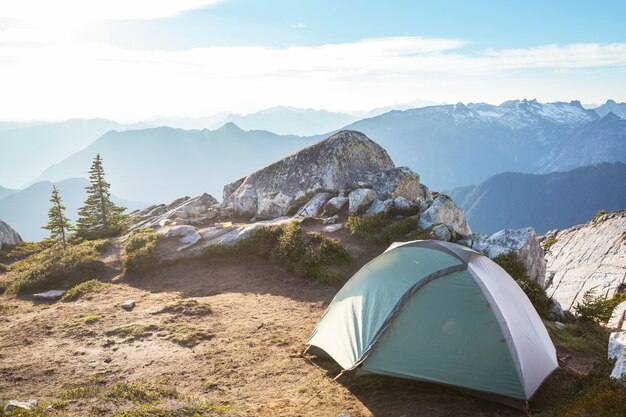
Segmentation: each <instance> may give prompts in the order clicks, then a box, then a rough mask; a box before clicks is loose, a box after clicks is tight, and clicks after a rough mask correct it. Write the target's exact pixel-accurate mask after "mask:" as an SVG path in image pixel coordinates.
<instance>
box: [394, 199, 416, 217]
mask: <svg viewBox="0 0 626 417" xmlns="http://www.w3.org/2000/svg"><path fill="white" fill-rule="evenodd" d="M393 209H394V211H396V212H397V213H401V214H416V213H417V212H418V211H419V209H420V204H419V203H418V202H415V201H411V200H409V199H407V198H404V197H402V196H399V197H396V198H394V199H393Z"/></svg>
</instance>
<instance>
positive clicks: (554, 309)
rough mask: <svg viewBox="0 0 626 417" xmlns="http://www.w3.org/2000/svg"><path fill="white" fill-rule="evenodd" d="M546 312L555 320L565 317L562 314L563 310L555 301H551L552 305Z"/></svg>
mask: <svg viewBox="0 0 626 417" xmlns="http://www.w3.org/2000/svg"><path fill="white" fill-rule="evenodd" d="M548 312H549V313H550V316H552V317H554V318H557V319H558V318H561V317H564V316H565V314H564V313H563V308H562V307H561V304H560V303H559V302H558V301H556V300H554V301H552V304H550V308H549V311H548Z"/></svg>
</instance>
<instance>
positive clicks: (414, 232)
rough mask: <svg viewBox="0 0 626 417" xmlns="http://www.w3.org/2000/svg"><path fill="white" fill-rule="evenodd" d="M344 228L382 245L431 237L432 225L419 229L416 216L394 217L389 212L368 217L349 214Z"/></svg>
mask: <svg viewBox="0 0 626 417" xmlns="http://www.w3.org/2000/svg"><path fill="white" fill-rule="evenodd" d="M346 229H348V230H349V231H350V233H352V234H353V235H357V236H360V237H362V238H364V239H366V240H369V241H371V242H376V243H381V244H383V245H390V244H392V243H393V242H407V241H411V240H427V239H431V237H430V232H431V231H432V227H429V228H427V229H419V228H418V221H417V217H403V218H400V219H394V218H393V216H391V215H390V214H377V215H375V216H368V217H359V216H350V217H348V221H347V222H346Z"/></svg>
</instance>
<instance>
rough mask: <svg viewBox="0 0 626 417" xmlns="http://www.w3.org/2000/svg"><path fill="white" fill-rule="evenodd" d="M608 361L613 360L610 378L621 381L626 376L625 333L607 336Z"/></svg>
mask: <svg viewBox="0 0 626 417" xmlns="http://www.w3.org/2000/svg"><path fill="white" fill-rule="evenodd" d="M608 357H609V359H615V366H614V367H613V371H612V372H611V378H614V379H618V380H621V379H622V378H623V377H624V376H626V331H624V332H615V333H611V335H610V336H609V349H608Z"/></svg>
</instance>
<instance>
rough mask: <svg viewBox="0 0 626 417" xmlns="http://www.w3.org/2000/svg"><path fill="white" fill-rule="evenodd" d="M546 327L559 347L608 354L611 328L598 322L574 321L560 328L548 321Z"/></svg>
mask: <svg viewBox="0 0 626 417" xmlns="http://www.w3.org/2000/svg"><path fill="white" fill-rule="evenodd" d="M546 328H547V329H548V333H549V334H550V338H551V339H552V342H553V343H554V345H555V346H556V347H557V348H559V349H564V350H570V351H577V352H586V353H587V352H588V353H594V354H596V355H598V356H604V355H606V341H607V340H608V338H609V330H607V329H606V328H604V327H602V326H599V325H598V324H596V323H588V322H576V321H574V322H571V323H568V324H567V326H565V327H564V328H562V329H558V328H556V327H555V326H554V325H552V324H551V323H550V322H546Z"/></svg>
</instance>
